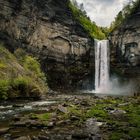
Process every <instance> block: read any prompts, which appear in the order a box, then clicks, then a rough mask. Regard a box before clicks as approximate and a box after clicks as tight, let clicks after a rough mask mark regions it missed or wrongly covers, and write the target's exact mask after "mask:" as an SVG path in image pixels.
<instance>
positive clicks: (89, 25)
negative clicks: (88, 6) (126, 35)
mask: <svg viewBox="0 0 140 140" xmlns="http://www.w3.org/2000/svg"><path fill="white" fill-rule="evenodd" d="M68 6H69V8H70V10H71V11H72V13H73V16H74V17H75V19H76V20H77V21H78V22H80V24H81V25H82V26H83V27H84V29H85V30H86V31H87V32H88V34H89V35H90V36H91V37H92V38H96V39H100V40H101V39H105V38H106V36H105V34H104V33H103V32H102V30H101V28H100V27H98V26H97V25H96V24H95V23H94V22H92V21H91V20H90V19H89V18H88V17H87V16H86V14H84V13H83V12H82V11H81V10H80V9H79V8H78V7H76V6H75V5H74V4H72V2H70V1H69V4H68Z"/></svg>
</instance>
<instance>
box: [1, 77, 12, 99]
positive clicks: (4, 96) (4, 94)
mask: <svg viewBox="0 0 140 140" xmlns="http://www.w3.org/2000/svg"><path fill="white" fill-rule="evenodd" d="M9 88H10V85H9V81H7V80H0V100H1V99H2V100H3V99H4V100H5V99H7V98H8V94H7V93H8V91H9Z"/></svg>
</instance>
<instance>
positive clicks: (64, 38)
mask: <svg viewBox="0 0 140 140" xmlns="http://www.w3.org/2000/svg"><path fill="white" fill-rule="evenodd" d="M68 3H69V1H68V0H0V40H2V41H3V42H5V43H6V44H8V46H9V49H10V50H11V51H15V50H16V48H19V47H21V48H24V49H25V50H26V51H27V52H28V53H31V54H33V55H34V56H36V57H38V58H39V60H40V62H41V65H42V68H43V70H44V71H45V72H46V73H47V78H48V83H49V86H50V87H56V86H57V87H59V88H62V86H63V87H67V86H69V85H71V83H73V86H76V85H75V83H80V81H82V79H83V78H84V77H86V76H87V73H89V70H88V69H89V67H90V64H89V57H90V46H93V41H92V40H91V39H90V37H88V35H87V33H86V32H85V30H84V28H83V27H82V26H81V25H80V24H79V23H78V22H77V21H76V20H75V19H74V17H73V15H72V12H71V11H70V9H69V6H68ZM91 57H92V56H91Z"/></svg>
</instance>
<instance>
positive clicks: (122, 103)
mask: <svg viewBox="0 0 140 140" xmlns="http://www.w3.org/2000/svg"><path fill="white" fill-rule="evenodd" d="M55 97H56V98H54V96H52V97H51V96H48V99H56V100H58V99H59V102H58V101H57V102H55V104H51V105H44V104H41V103H40V104H41V107H42V106H43V107H45V108H47V109H46V110H43V111H42V110H40V111H39V110H36V111H33V110H32V111H31V110H30V111H29V112H20V113H17V114H16V115H14V117H13V118H11V120H10V121H9V122H7V121H6V120H5V122H4V120H3V121H0V139H2V140H24V139H27V140H102V139H105V140H109V139H113V138H114V137H115V138H116V137H117V138H116V140H120V139H128V140H131V139H138V138H139V130H140V129H139V126H140V125H139V117H138V116H139V108H140V106H139V102H140V98H139V97H137V98H136V97H103V98H102V97H96V96H94V95H92V96H91V95H88V96H85V95H55ZM82 101H83V103H82ZM128 103H129V104H128ZM134 116H135V117H134ZM5 119H6V118H5ZM2 122H3V123H2Z"/></svg>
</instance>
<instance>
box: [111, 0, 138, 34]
mask: <svg viewBox="0 0 140 140" xmlns="http://www.w3.org/2000/svg"><path fill="white" fill-rule="evenodd" d="M139 5H140V0H136V1H132V2H130V3H129V4H127V5H126V6H125V7H124V8H123V10H122V11H120V12H119V13H118V15H117V16H116V18H115V20H114V21H113V22H112V23H111V25H110V29H109V30H110V32H112V31H114V30H115V29H117V28H119V27H120V25H122V23H124V22H125V21H126V20H127V19H128V18H129V17H131V16H132V15H134V14H135V13H136V12H137V10H138V8H139Z"/></svg>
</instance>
